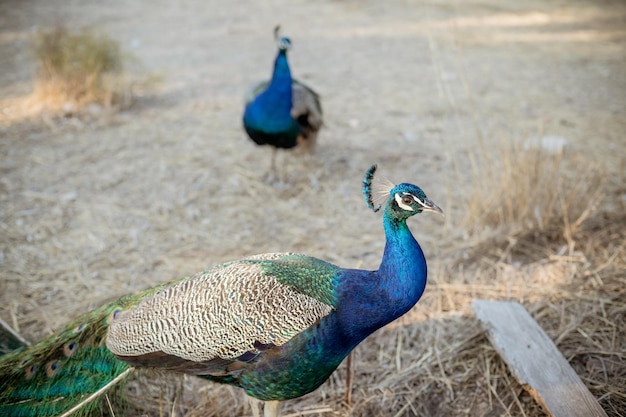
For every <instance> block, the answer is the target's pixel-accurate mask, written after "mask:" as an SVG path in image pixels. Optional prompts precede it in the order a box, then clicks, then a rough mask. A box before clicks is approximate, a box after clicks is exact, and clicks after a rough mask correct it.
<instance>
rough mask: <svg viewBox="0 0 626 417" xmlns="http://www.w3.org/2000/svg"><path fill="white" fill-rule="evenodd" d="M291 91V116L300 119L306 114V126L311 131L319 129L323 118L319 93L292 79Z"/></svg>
mask: <svg viewBox="0 0 626 417" xmlns="http://www.w3.org/2000/svg"><path fill="white" fill-rule="evenodd" d="M291 91H292V94H293V105H292V108H291V117H293V118H294V119H296V120H301V118H302V116H303V115H306V119H307V120H306V123H307V125H308V128H309V129H310V130H311V131H313V132H317V131H318V130H320V129H321V128H322V125H323V123H324V120H323V112H322V103H321V101H320V96H319V94H317V93H316V92H315V91H314V90H313V89H312V88H311V87H309V86H307V85H306V84H304V83H303V82H301V81H298V80H293V83H292V88H291Z"/></svg>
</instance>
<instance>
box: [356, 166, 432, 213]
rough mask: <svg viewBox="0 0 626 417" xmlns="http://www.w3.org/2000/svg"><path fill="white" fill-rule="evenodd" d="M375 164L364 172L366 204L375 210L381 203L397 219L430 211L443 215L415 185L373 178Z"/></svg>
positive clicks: (378, 208)
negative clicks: (396, 183)
mask: <svg viewBox="0 0 626 417" xmlns="http://www.w3.org/2000/svg"><path fill="white" fill-rule="evenodd" d="M376 168H377V167H376V165H372V166H371V167H370V169H369V170H367V172H366V173H365V178H364V180H363V195H364V196H365V201H366V202H367V206H368V207H369V208H370V209H372V210H374V211H375V212H376V211H378V210H380V208H381V207H382V203H385V204H386V209H388V210H391V213H393V214H394V216H395V217H397V218H399V219H407V218H409V217H411V216H413V215H415V214H418V213H422V212H425V211H430V212H433V213H438V214H441V215H443V210H441V208H440V207H439V206H438V205H437V204H435V203H434V202H433V201H432V200H431V199H429V198H428V197H426V193H424V191H423V190H422V189H421V188H420V187H418V186H417V185H413V184H408V183H402V184H398V185H395V184H393V183H392V182H391V181H389V180H387V179H384V178H383V179H378V178H376V181H375V180H374V173H375V172H376Z"/></svg>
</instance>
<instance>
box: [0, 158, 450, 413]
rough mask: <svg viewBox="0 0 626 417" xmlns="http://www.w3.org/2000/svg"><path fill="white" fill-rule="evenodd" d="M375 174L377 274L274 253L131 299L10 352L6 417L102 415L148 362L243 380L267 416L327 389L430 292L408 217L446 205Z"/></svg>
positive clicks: (366, 188)
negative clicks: (364, 346)
mask: <svg viewBox="0 0 626 417" xmlns="http://www.w3.org/2000/svg"><path fill="white" fill-rule="evenodd" d="M375 171H376V165H374V166H372V167H371V168H369V170H368V171H367V173H366V175H365V179H364V181H363V194H364V196H365V200H366V202H367V205H368V207H369V208H370V209H372V210H374V211H378V210H379V209H381V208H382V207H383V206H382V204H384V209H383V226H384V231H385V236H386V246H385V249H384V253H383V257H382V261H381V263H380V266H379V268H378V270H375V271H370V270H360V269H346V268H341V267H338V266H336V265H333V264H331V263H328V262H326V261H323V260H320V259H317V258H313V257H310V256H306V255H302V254H296V253H270V254H262V255H256V256H251V257H248V258H245V259H241V260H237V261H233V262H229V263H225V264H222V265H218V266H215V267H213V268H210V269H208V270H206V271H204V272H201V273H198V274H196V275H193V276H189V277H184V278H181V279H178V280H175V281H172V282H169V283H167V284H164V285H160V286H157V287H155V288H151V289H148V290H145V291H142V292H139V293H137V294H133V295H129V296H125V297H122V298H120V299H119V300H117V301H115V302H113V303H110V304H106V305H103V306H101V307H99V308H97V309H96V310H94V311H92V312H89V313H87V314H84V315H82V316H80V317H78V318H77V319H75V320H74V321H72V322H71V323H69V324H68V325H67V326H65V327H64V328H62V329H61V330H59V331H57V332H56V333H54V334H51V335H50V336H48V337H46V338H44V339H43V340H41V341H39V342H38V343H36V344H34V345H31V346H28V347H23V348H20V349H18V350H16V351H14V352H11V353H8V354H6V355H4V356H2V357H0V380H1V382H0V415H2V416H20V417H34V416H58V415H63V416H68V415H70V414H73V413H76V414H77V415H92V414H93V413H94V412H96V411H97V409H98V408H100V407H101V406H102V401H101V400H97V401H94V400H96V399H97V398H98V397H99V396H102V395H103V394H104V393H107V396H108V397H107V398H109V397H112V396H113V394H115V393H116V392H119V391H120V390H119V389H115V390H112V391H109V390H110V388H112V387H114V386H116V385H120V384H119V383H120V382H122V381H123V380H125V379H126V377H127V376H128V375H129V374H130V373H131V372H132V370H133V369H134V368H141V367H144V368H160V369H164V370H170V371H176V372H182V373H186V374H192V375H196V376H198V377H201V378H205V379H207V380H210V381H213V382H217V383H223V384H230V385H233V386H236V387H240V388H242V389H243V390H244V391H245V392H246V393H247V394H248V395H249V396H251V397H253V398H256V399H259V400H261V401H265V402H266V403H265V411H264V415H265V416H266V417H277V416H279V415H280V402H281V401H284V400H288V399H292V398H297V397H300V396H302V395H305V394H307V393H309V392H311V391H313V390H315V389H316V388H317V387H319V386H320V385H321V384H322V383H323V382H324V381H325V380H326V379H327V378H328V377H329V376H330V375H331V373H332V372H333V371H334V370H335V369H336V368H337V366H338V365H339V364H340V363H341V361H342V360H343V359H344V358H345V357H346V355H348V354H349V352H350V351H351V350H352V349H354V348H355V347H356V346H357V345H358V344H359V343H360V342H361V341H363V340H364V339H365V338H366V337H367V336H368V335H370V334H371V333H372V332H374V331H375V330H377V329H379V328H381V327H382V326H384V325H386V324H387V323H389V322H391V321H392V320H395V319H396V318H398V317H400V316H402V315H403V314H404V313H406V312H407V311H408V310H409V309H411V308H412V307H413V306H414V305H415V303H417V301H418V300H419V299H420V297H421V295H422V293H423V291H424V289H425V286H426V260H425V258H424V254H423V252H422V249H421V248H420V245H419V244H418V243H417V241H416V240H415V238H414V237H413V235H412V233H411V231H410V230H409V228H408V226H407V219H408V218H409V217H411V216H413V215H415V214H418V213H422V212H434V213H440V214H443V212H442V210H441V209H440V208H439V207H438V206H437V205H436V204H435V203H434V202H433V201H431V200H430V199H428V198H427V197H426V194H425V193H424V191H422V189H421V188H419V187H418V186H416V185H413V184H408V183H402V184H399V185H394V184H392V183H391V182H389V181H387V180H382V181H381V180H378V178H376V181H375V179H374V174H375ZM346 201H347V200H344V201H343V204H347V202H346ZM117 388H119V386H118V387H117Z"/></svg>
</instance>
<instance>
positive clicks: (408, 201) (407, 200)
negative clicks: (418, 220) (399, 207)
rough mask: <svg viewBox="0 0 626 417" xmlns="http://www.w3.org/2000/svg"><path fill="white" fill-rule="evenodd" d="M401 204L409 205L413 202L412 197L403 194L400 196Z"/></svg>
mask: <svg viewBox="0 0 626 417" xmlns="http://www.w3.org/2000/svg"><path fill="white" fill-rule="evenodd" d="M402 204H406V205H407V206H410V205H411V204H413V197H411V196H408V195H405V196H403V197H402Z"/></svg>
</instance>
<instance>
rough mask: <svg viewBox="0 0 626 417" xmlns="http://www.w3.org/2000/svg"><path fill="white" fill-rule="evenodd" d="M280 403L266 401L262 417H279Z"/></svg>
mask: <svg viewBox="0 0 626 417" xmlns="http://www.w3.org/2000/svg"><path fill="white" fill-rule="evenodd" d="M280 406H281V403H280V401H266V402H265V407H263V417H280Z"/></svg>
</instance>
